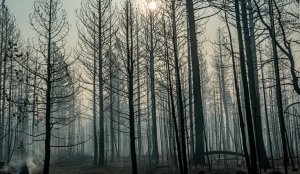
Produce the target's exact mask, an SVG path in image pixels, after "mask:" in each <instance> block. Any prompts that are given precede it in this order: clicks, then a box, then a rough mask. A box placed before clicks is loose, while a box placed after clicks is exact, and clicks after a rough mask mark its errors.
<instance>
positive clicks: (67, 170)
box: [50, 157, 300, 174]
mask: <svg viewBox="0 0 300 174" xmlns="http://www.w3.org/2000/svg"><path fill="white" fill-rule="evenodd" d="M92 160H93V159H92V158H91V157H90V158H88V157H86V158H85V159H84V160H81V161H80V162H78V161H76V160H75V161H72V160H70V161H64V162H57V163H54V164H52V165H51V168H50V173H51V174H131V173H132V172H131V163H130V161H129V160H128V159H127V160H124V158H122V159H121V160H120V162H118V161H117V160H116V162H113V163H108V164H107V166H102V167H99V166H94V165H93V161H92ZM240 161H241V159H240ZM224 166H225V165H224V161H221V163H220V165H219V166H218V165H217V162H216V161H213V163H212V172H209V170H208V168H207V166H205V167H204V168H203V169H201V168H200V166H198V168H197V169H196V168H195V167H194V166H192V168H191V169H190V168H189V173H190V174H198V172H199V171H205V173H206V174H234V173H237V172H238V171H247V169H246V167H245V166H242V165H239V166H238V167H237V163H236V160H228V167H227V168H225V167H224ZM275 166H276V168H275V170H276V171H281V172H283V171H284V169H283V162H282V161H275ZM271 171H272V169H269V170H267V173H269V172H271ZM289 171H290V172H289V173H290V174H300V172H292V168H291V167H290V168H289ZM138 172H139V174H167V173H172V174H177V173H178V174H179V171H178V169H176V168H174V167H172V168H171V167H169V166H168V165H167V164H166V162H165V161H164V163H163V162H162V161H161V164H159V165H157V166H156V167H155V168H154V167H150V166H149V162H148V161H140V162H138ZM262 173H265V172H264V170H263V169H262Z"/></svg>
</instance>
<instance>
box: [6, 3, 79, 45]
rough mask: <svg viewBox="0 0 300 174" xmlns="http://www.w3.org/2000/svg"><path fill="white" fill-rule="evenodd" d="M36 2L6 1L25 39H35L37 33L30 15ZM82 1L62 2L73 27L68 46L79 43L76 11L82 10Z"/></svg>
mask: <svg viewBox="0 0 300 174" xmlns="http://www.w3.org/2000/svg"><path fill="white" fill-rule="evenodd" d="M34 1H35V0H6V4H7V6H8V8H9V9H10V10H11V13H13V14H14V16H15V17H16V20H17V24H18V26H19V28H20V29H21V34H22V37H23V38H24V39H27V38H33V37H34V36H35V32H34V31H33V30H32V29H31V26H30V24H29V15H30V13H32V12H33V4H34ZM80 2H81V0H62V3H63V9H64V10H66V12H67V13H68V19H69V23H70V24H71V25H72V27H71V30H70V32H69V35H68V38H67V39H68V46H70V47H72V46H74V45H75V44H76V42H77V29H76V20H77V19H76V13H75V9H79V8H80Z"/></svg>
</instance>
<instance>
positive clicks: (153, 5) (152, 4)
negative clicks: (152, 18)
mask: <svg viewBox="0 0 300 174" xmlns="http://www.w3.org/2000/svg"><path fill="white" fill-rule="evenodd" d="M149 7H150V9H151V10H154V9H156V2H154V1H151V2H150V5H149Z"/></svg>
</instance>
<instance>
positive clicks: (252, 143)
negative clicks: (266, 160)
mask: <svg viewBox="0 0 300 174" xmlns="http://www.w3.org/2000/svg"><path fill="white" fill-rule="evenodd" d="M235 13H236V24H237V31H238V40H239V53H240V65H241V73H242V81H243V87H244V97H245V107H246V120H247V126H248V138H249V144H250V153H251V172H250V173H253V174H258V168H257V163H256V147H255V140H254V132H253V123H252V115H251V108H250V99H249V90H248V82H247V81H248V80H247V74H246V73H247V72H246V65H245V55H244V45H243V37H242V27H241V20H240V9H239V1H238V0H235Z"/></svg>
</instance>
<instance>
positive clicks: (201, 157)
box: [186, 0, 205, 164]
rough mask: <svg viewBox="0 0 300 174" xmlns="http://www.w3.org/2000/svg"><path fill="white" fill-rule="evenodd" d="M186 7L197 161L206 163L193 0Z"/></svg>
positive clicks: (187, 2) (189, 0) (187, 1)
mask: <svg viewBox="0 0 300 174" xmlns="http://www.w3.org/2000/svg"><path fill="white" fill-rule="evenodd" d="M186 7H187V11H188V17H189V20H188V22H189V26H190V39H191V40H190V43H191V55H192V69H193V85H194V86H193V90H194V113H195V130H196V132H195V134H196V153H195V161H196V163H200V164H204V163H205V154H204V137H203V132H204V127H203V123H202V122H203V120H204V119H203V105H202V95H201V87H200V74H199V60H198V46H197V45H198V43H197V34H196V26H195V14H194V4H193V0H186Z"/></svg>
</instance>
